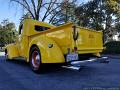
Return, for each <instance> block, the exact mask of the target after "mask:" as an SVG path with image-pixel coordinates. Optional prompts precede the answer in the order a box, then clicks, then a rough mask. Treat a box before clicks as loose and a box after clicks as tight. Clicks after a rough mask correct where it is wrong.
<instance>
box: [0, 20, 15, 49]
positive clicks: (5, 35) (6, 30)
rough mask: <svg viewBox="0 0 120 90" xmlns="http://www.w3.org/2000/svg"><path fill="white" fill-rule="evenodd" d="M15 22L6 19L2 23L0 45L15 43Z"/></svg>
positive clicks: (0, 25) (0, 26)
mask: <svg viewBox="0 0 120 90" xmlns="http://www.w3.org/2000/svg"><path fill="white" fill-rule="evenodd" d="M14 33H16V30H15V24H14V23H13V22H9V20H8V19H5V20H3V21H2V22H1V24H0V46H1V47H3V46H4V45H5V44H9V43H13V42H14V41H15V37H16V36H15V34H14Z"/></svg>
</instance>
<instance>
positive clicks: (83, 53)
mask: <svg viewBox="0 0 120 90" xmlns="http://www.w3.org/2000/svg"><path fill="white" fill-rule="evenodd" d="M102 35H103V34H102V32H101V31H95V30H91V29H87V28H83V27H79V26H76V25H75V24H73V23H67V24H64V25H61V26H54V25H50V24H47V23H44V22H39V21H36V20H31V19H26V20H24V21H23V23H22V24H21V25H20V26H19V35H18V38H17V40H16V42H15V43H14V44H9V45H7V46H6V49H5V55H6V57H7V58H6V59H7V60H13V59H17V58H19V59H24V60H26V62H30V66H31V68H32V70H33V71H34V72H39V71H40V69H41V65H42V64H45V63H65V64H70V65H81V63H82V64H83V63H89V62H92V61H98V60H101V59H102V60H103V59H104V60H106V57H104V58H102V57H100V52H102V50H103V40H102V37H103V36H102Z"/></svg>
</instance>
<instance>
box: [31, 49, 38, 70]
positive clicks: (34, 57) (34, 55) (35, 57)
mask: <svg viewBox="0 0 120 90" xmlns="http://www.w3.org/2000/svg"><path fill="white" fill-rule="evenodd" d="M32 65H33V67H34V69H38V68H39V66H40V55H39V53H38V51H36V50H35V51H34V52H33V53H32Z"/></svg>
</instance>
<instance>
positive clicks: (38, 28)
mask: <svg viewBox="0 0 120 90" xmlns="http://www.w3.org/2000/svg"><path fill="white" fill-rule="evenodd" d="M48 29H50V28H49V27H44V26H38V25H35V30H36V31H45V30H48Z"/></svg>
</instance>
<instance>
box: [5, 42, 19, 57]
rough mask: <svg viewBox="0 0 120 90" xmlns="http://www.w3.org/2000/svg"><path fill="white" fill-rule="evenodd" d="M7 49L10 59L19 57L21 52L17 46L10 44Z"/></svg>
mask: <svg viewBox="0 0 120 90" xmlns="http://www.w3.org/2000/svg"><path fill="white" fill-rule="evenodd" d="M5 49H6V50H7V54H8V59H13V58H14V57H18V56H19V52H18V49H17V46H16V45H15V44H9V45H7V46H6V47H5Z"/></svg>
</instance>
